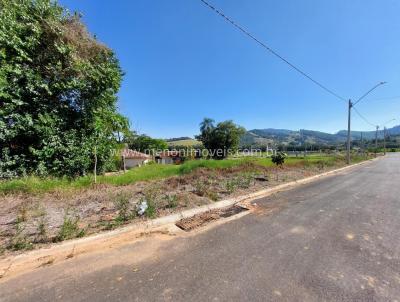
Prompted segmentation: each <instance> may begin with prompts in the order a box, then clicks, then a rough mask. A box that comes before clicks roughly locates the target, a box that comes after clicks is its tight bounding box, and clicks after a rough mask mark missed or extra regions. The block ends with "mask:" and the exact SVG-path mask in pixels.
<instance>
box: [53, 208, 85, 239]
mask: <svg viewBox="0 0 400 302" xmlns="http://www.w3.org/2000/svg"><path fill="white" fill-rule="evenodd" d="M84 235H85V230H84V229H81V228H79V217H78V216H75V217H73V216H70V215H69V214H68V211H67V212H66V214H65V216H64V220H63V224H62V225H61V227H60V230H59V231H58V234H57V236H56V237H55V238H54V241H55V242H59V241H64V240H68V239H73V238H80V237H83V236H84Z"/></svg>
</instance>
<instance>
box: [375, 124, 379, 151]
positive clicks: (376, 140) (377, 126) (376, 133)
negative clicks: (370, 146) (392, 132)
mask: <svg viewBox="0 0 400 302" xmlns="http://www.w3.org/2000/svg"><path fill="white" fill-rule="evenodd" d="M378 131H379V125H376V131H375V155H376V152H378Z"/></svg>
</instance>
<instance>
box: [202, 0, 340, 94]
mask: <svg viewBox="0 0 400 302" xmlns="http://www.w3.org/2000/svg"><path fill="white" fill-rule="evenodd" d="M200 1H201V2H203V3H204V4H205V5H206V6H207V7H208V8H210V9H211V10H212V11H214V12H215V13H216V14H218V15H219V16H221V17H222V18H224V19H225V20H226V21H228V22H229V23H230V24H231V25H233V26H234V27H236V28H237V29H238V30H240V31H241V32H242V33H244V34H245V35H246V36H248V37H249V38H251V39H252V40H254V41H255V42H256V43H258V44H259V45H261V46H262V47H263V48H265V49H266V50H268V51H269V52H270V53H272V54H273V55H274V56H276V57H277V58H279V59H280V60H281V61H283V62H284V63H286V64H287V65H289V66H290V67H291V68H293V69H294V70H296V71H297V72H298V73H300V74H301V75H303V76H304V77H306V78H307V79H309V80H310V81H312V82H313V83H314V84H316V85H318V86H319V87H320V88H322V89H323V90H325V91H326V92H328V93H330V94H331V95H333V96H335V97H336V98H338V99H340V100H342V101H346V99H345V98H343V97H341V96H340V95H338V94H337V93H336V92H334V91H333V90H331V89H329V88H327V87H326V86H325V85H323V84H321V83H320V82H319V81H317V80H315V79H314V78H312V77H311V76H310V75H308V74H307V73H306V72H304V71H303V70H301V69H300V68H299V67H297V66H295V65H294V64H292V63H290V62H289V61H288V60H287V59H285V58H284V57H282V56H281V55H280V54H278V53H277V52H276V51H275V50H273V49H272V48H270V47H269V46H268V45H266V44H265V43H264V42H262V41H261V40H259V39H258V38H256V37H255V36H254V35H253V34H251V33H250V32H249V31H247V30H246V29H245V28H243V27H242V26H240V25H239V24H238V23H236V22H235V21H234V20H233V19H231V18H230V17H228V16H227V15H225V14H224V13H223V12H222V11H221V10H219V9H217V8H216V7H215V6H213V5H212V4H210V3H209V2H207V1H206V0H200Z"/></svg>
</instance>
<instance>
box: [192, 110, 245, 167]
mask: <svg viewBox="0 0 400 302" xmlns="http://www.w3.org/2000/svg"><path fill="white" fill-rule="evenodd" d="M245 132H246V130H245V129H244V128H243V127H241V126H239V125H236V124H235V123H234V122H233V121H230V120H228V121H224V122H220V123H218V124H217V125H215V121H214V120H213V119H210V118H204V120H203V121H202V122H201V123H200V135H198V136H196V139H198V140H199V141H201V142H202V143H203V145H204V148H205V149H207V150H208V153H209V157H213V158H216V159H222V158H225V157H227V156H228V155H229V152H232V151H235V150H237V148H238V146H239V141H240V137H241V136H242V135H243V134H244V133H245Z"/></svg>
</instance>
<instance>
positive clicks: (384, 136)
mask: <svg viewBox="0 0 400 302" xmlns="http://www.w3.org/2000/svg"><path fill="white" fill-rule="evenodd" d="M383 155H386V127H383Z"/></svg>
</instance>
